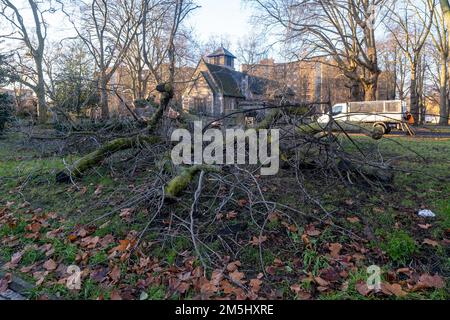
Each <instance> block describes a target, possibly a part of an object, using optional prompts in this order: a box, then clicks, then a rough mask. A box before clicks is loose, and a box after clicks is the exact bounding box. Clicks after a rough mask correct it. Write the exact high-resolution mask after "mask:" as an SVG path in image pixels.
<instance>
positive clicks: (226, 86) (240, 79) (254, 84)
mask: <svg viewBox="0 0 450 320" xmlns="http://www.w3.org/2000/svg"><path fill="white" fill-rule="evenodd" d="M205 64H206V66H207V68H208V70H209V73H210V74H211V76H212V77H213V80H214V82H215V83H216V85H217V86H218V87H219V88H218V89H219V90H220V91H221V92H222V93H223V95H224V96H229V97H235V98H245V92H243V88H242V84H243V83H244V80H245V78H246V77H248V86H249V88H248V89H249V90H250V91H251V92H252V93H253V94H257V95H263V94H264V93H265V91H266V88H267V87H268V85H270V84H274V81H271V80H268V79H263V78H258V77H254V76H250V75H248V74H246V73H242V72H238V71H235V70H232V69H230V68H227V67H223V66H219V65H215V64H210V63H205Z"/></svg>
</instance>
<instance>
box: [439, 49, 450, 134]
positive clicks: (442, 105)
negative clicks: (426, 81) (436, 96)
mask: <svg viewBox="0 0 450 320" xmlns="http://www.w3.org/2000/svg"><path fill="white" fill-rule="evenodd" d="M447 60H448V55H446V54H443V55H442V57H441V81H440V88H439V91H440V100H439V109H440V112H439V116H440V118H439V124H440V125H444V126H447V125H448V101H447V96H448V95H447V91H448V66H447Z"/></svg>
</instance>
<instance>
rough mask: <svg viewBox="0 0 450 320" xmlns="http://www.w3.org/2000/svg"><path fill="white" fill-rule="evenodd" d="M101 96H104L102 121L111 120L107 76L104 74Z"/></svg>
mask: <svg viewBox="0 0 450 320" xmlns="http://www.w3.org/2000/svg"><path fill="white" fill-rule="evenodd" d="M100 85H101V94H102V119H104V120H107V119H109V103H108V81H107V80H106V75H105V74H104V71H103V74H102V79H101V84H100Z"/></svg>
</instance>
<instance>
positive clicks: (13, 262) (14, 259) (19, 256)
mask: <svg viewBox="0 0 450 320" xmlns="http://www.w3.org/2000/svg"><path fill="white" fill-rule="evenodd" d="M22 256H23V252H16V253H14V254H13V256H12V257H11V262H10V263H11V265H14V266H17V265H18V264H19V262H20V260H22Z"/></svg>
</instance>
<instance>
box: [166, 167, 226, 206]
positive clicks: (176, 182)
mask: <svg viewBox="0 0 450 320" xmlns="http://www.w3.org/2000/svg"><path fill="white" fill-rule="evenodd" d="M201 171H204V172H221V170H220V169H219V168H217V167H214V166H207V165H195V166H192V167H189V168H186V169H184V170H183V171H182V172H181V173H180V174H179V175H177V176H176V177H175V178H173V179H172V180H171V181H170V182H169V183H168V184H167V186H166V188H165V195H166V198H168V199H172V200H173V199H175V198H177V197H178V196H179V195H180V194H181V193H182V192H183V191H184V190H186V188H187V187H188V186H189V185H190V184H191V183H192V181H193V180H194V179H195V177H196V176H197V174H199V173H200V172H201Z"/></svg>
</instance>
